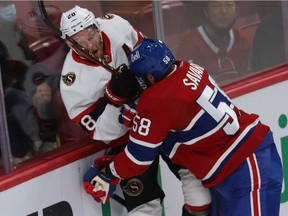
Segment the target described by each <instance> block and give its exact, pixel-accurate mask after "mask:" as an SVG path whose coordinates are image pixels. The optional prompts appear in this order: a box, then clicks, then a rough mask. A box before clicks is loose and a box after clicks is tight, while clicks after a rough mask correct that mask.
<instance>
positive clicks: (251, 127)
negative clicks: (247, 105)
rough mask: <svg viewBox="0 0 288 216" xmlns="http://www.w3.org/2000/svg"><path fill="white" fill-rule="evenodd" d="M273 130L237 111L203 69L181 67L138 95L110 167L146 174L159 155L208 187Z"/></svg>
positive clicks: (182, 64) (117, 171) (120, 173)
mask: <svg viewBox="0 0 288 216" xmlns="http://www.w3.org/2000/svg"><path fill="white" fill-rule="evenodd" d="M268 130H269V127H268V126H266V125H263V124H261V123H260V122H259V119H258V115H256V114H247V113H245V112H244V111H242V110H240V109H238V108H237V107H236V106H235V105H234V104H233V103H232V102H231V100H230V99H229V98H228V97H227V96H226V95H225V94H224V92H222V90H221V89H219V88H218V87H217V85H216V84H215V82H214V80H213V79H212V78H211V77H210V76H209V74H208V73H207V71H206V70H204V69H203V68H202V67H200V66H198V65H196V64H193V63H188V62H177V69H176V70H174V72H172V73H171V74H170V75H169V76H168V77H166V78H165V79H163V80H161V81H160V82H158V83H157V84H156V85H153V86H151V87H149V88H148V89H146V90H145V91H144V92H143V93H142V94H141V96H140V98H139V102H138V105H137V115H136V117H135V119H134V124H133V128H132V130H131V132H130V143H129V144H128V145H127V146H126V148H125V151H124V152H122V153H121V154H119V155H118V156H116V158H115V160H114V162H113V163H112V164H111V165H110V168H111V171H112V173H113V174H114V175H116V176H118V177H121V178H129V177H132V176H136V175H140V174H141V173H143V172H144V171H145V170H146V169H147V168H148V167H149V165H150V164H151V163H152V161H153V159H154V158H155V157H156V156H157V154H158V153H159V151H160V150H161V151H163V152H164V153H165V154H166V155H168V156H169V158H171V160H172V161H174V162H175V163H177V164H179V165H181V166H183V167H185V168H188V169H189V170H190V171H191V172H192V173H193V174H194V175H195V176H196V177H197V178H198V179H202V180H203V184H204V185H206V186H207V187H210V186H213V185H215V184H217V183H219V182H220V181H222V180H223V179H225V177H227V176H228V175H229V174H230V173H231V172H233V170H235V169H236V168H237V167H238V166H239V165H240V164H241V163H242V162H243V161H244V160H245V158H246V157H247V156H248V155H250V154H251V153H252V152H253V151H254V150H255V148H257V146H258V145H259V144H260V143H261V141H262V139H263V137H264V136H265V134H266V133H267V131H268Z"/></svg>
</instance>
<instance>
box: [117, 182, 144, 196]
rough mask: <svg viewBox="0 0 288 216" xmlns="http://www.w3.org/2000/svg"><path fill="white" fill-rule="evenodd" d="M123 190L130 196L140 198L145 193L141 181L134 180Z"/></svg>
mask: <svg viewBox="0 0 288 216" xmlns="http://www.w3.org/2000/svg"><path fill="white" fill-rule="evenodd" d="M122 189H123V191H124V192H125V193H126V194H128V195H129V196H139V195H140V194H141V193H142V191H143V183H142V182H141V181H140V180H139V179H136V178H132V179H130V180H129V181H128V182H127V184H126V185H125V186H123V188H122Z"/></svg>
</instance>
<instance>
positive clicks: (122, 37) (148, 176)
mask: <svg viewBox="0 0 288 216" xmlns="http://www.w3.org/2000/svg"><path fill="white" fill-rule="evenodd" d="M60 28H61V31H62V38H63V39H65V38H66V36H69V37H71V38H73V39H74V40H75V41H76V42H77V43H78V44H79V45H81V46H82V47H84V48H86V49H87V50H89V51H90V52H92V53H93V54H94V55H95V56H97V57H100V58H101V59H103V60H104V61H105V63H106V64H109V65H110V66H111V67H113V68H119V67H121V69H122V70H123V73H122V74H121V76H119V77H116V76H113V77H112V75H111V73H110V72H109V71H107V70H106V69H105V68H103V67H102V66H100V65H98V64H95V63H93V62H90V61H89V60H87V59H85V58H84V57H83V56H81V55H79V54H78V53H77V50H73V49H70V52H69V53H68V54H67V56H66V59H65V62H64V66H63V69H62V80H61V83H60V92H61V97H62V100H63V102H64V105H65V107H66V110H67V113H68V115H69V117H70V118H71V119H72V120H73V121H74V122H76V123H77V124H79V125H80V126H81V127H82V128H83V130H85V131H86V132H87V133H88V134H89V135H90V137H91V138H92V139H94V140H100V141H103V142H105V143H107V148H108V147H109V143H110V142H111V141H115V140H117V139H120V140H119V142H120V141H122V142H123V140H124V141H125V142H124V143H123V144H126V143H127V140H128V139H123V137H125V135H126V134H127V132H128V128H126V127H125V126H123V125H122V124H120V123H119V122H118V113H119V110H120V107H119V106H120V105H121V102H122V101H121V100H122V99H123V100H124V101H125V100H126V99H130V97H133V96H135V94H137V91H138V89H139V88H138V83H137V81H136V79H135V77H134V75H133V74H132V73H131V72H130V71H129V70H125V68H124V69H123V67H122V66H123V65H122V64H127V63H128V60H127V55H126V53H125V50H124V49H123V48H122V46H123V45H126V46H127V47H128V48H129V49H131V50H132V48H133V47H134V46H135V45H136V44H137V43H138V42H139V41H140V40H141V39H142V35H141V33H140V32H139V31H138V30H137V29H135V28H133V27H132V26H131V25H130V24H129V23H128V22H127V21H126V20H124V19H122V18H121V17H119V16H117V15H115V14H107V15H105V16H103V17H101V18H96V19H95V16H94V14H93V13H92V12H91V11H89V10H87V9H86V8H81V7H79V6H75V7H73V8H72V9H70V10H68V11H67V12H64V13H63V14H62V18H61V23H60ZM121 65H122V66H121ZM108 83H109V84H108ZM123 86H124V87H123ZM106 87H107V88H106ZM105 88H106V93H107V94H105ZM115 91H116V93H117V94H118V96H115V95H113V93H115ZM119 95H120V96H121V97H120V96H119ZM117 99H119V100H117ZM120 99H121V100H120ZM122 103H123V102H122ZM117 106H118V107H117ZM112 151H115V148H112ZM113 153H114V152H113ZM157 170H158V163H157V162H155V166H153V167H151V168H150V169H149V170H148V171H147V172H146V173H145V174H144V175H142V176H138V177H136V178H132V179H130V181H128V180H124V181H121V188H122V189H123V188H125V190H123V194H124V197H125V200H126V207H127V210H128V215H129V216H134V215H135V216H138V215H143V216H144V215H147V216H148V215H149V216H150V215H155V216H160V215H161V212H162V208H161V200H162V199H163V197H164V193H163V191H162V189H161V188H160V187H159V185H158V183H157ZM89 180H90V179H89V178H87V175H85V177H84V187H85V190H86V192H87V193H90V190H91V191H92V188H91V187H90V181H89ZM136 183H137V184H136ZM131 184H132V185H133V184H134V185H135V187H134V188H133V190H132V189H131ZM147 185H148V186H147ZM136 186H137V187H136ZM142 188H145V190H142ZM146 188H147V189H148V188H149V191H146ZM151 188H152V190H153V191H155V193H153V194H152V193H149V192H150V190H151Z"/></svg>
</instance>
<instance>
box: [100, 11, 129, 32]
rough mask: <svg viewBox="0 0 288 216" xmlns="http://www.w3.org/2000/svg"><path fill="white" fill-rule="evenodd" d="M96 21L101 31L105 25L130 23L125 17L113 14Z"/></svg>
mask: <svg viewBox="0 0 288 216" xmlns="http://www.w3.org/2000/svg"><path fill="white" fill-rule="evenodd" d="M96 21H97V22H98V24H99V26H100V29H101V25H103V24H105V23H109V24H111V23H128V21H127V20H125V19H124V18H123V17H121V16H119V15H117V14H113V13H107V14H105V15H103V16H101V17H98V18H96Z"/></svg>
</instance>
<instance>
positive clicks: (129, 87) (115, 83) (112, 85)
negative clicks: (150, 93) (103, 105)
mask: <svg viewBox="0 0 288 216" xmlns="http://www.w3.org/2000/svg"><path fill="white" fill-rule="evenodd" d="M118 71H120V73H121V74H120V75H118V76H115V75H113V76H112V78H111V80H110V81H109V82H108V83H107V85H106V88H105V98H106V99H107V101H108V103H110V104H113V105H114V106H117V107H119V106H121V105H123V104H124V103H126V102H128V101H129V100H131V99H133V98H135V97H136V96H138V94H139V92H140V86H139V83H138V81H137V79H136V78H135V76H134V74H133V73H132V72H131V71H130V70H129V69H128V67H127V65H125V64H122V65H120V66H119V68H118Z"/></svg>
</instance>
